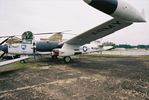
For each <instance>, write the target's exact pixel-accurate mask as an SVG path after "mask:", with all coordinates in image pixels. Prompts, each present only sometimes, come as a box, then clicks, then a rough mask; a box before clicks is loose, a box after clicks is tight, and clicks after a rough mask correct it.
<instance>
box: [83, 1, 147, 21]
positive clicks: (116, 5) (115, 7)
mask: <svg viewBox="0 0 149 100" xmlns="http://www.w3.org/2000/svg"><path fill="white" fill-rule="evenodd" d="M84 1H85V2H86V3H88V4H89V5H90V6H92V7H94V8H96V9H98V10H100V11H102V12H104V13H106V14H108V15H110V16H112V17H114V18H118V19H124V20H127V21H131V22H145V18H144V15H143V14H141V13H140V12H139V11H138V10H136V8H134V7H133V6H131V5H130V4H128V3H127V2H124V1H122V0H84Z"/></svg>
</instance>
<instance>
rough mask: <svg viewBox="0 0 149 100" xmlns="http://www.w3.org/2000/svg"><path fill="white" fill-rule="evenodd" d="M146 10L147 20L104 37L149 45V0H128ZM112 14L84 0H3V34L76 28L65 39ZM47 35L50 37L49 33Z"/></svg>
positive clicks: (0, 8)
mask: <svg viewBox="0 0 149 100" xmlns="http://www.w3.org/2000/svg"><path fill="white" fill-rule="evenodd" d="M125 1H127V2H128V3H130V4H131V5H133V6H134V7H136V8H137V9H138V10H140V11H141V10H142V9H144V10H145V16H146V21H147V22H146V23H134V24H133V25H131V26H129V27H127V28H124V29H122V30H120V31H117V32H115V33H113V34H111V35H108V36H106V37H104V38H102V39H101V40H102V41H111V42H114V43H116V44H131V45H138V44H149V32H148V28H149V6H148V5H149V0H131V1H130V0H125ZM111 18H112V17H110V16H109V15H106V14H104V13H102V12H100V11H98V10H96V9H94V8H92V7H90V6H89V5H87V4H86V3H85V2H84V1H83V0H0V36H5V35H18V34H20V35H21V34H22V33H23V32H24V31H32V32H33V33H42V32H59V31H65V30H72V31H70V32H68V33H70V34H65V35H64V38H66V39H69V38H72V37H73V36H74V35H72V33H73V34H80V33H83V32H85V31H87V30H89V29H91V28H93V27H95V26H97V25H100V24H102V23H104V22H106V21H107V20H110V19H111ZM46 37H47V36H46Z"/></svg>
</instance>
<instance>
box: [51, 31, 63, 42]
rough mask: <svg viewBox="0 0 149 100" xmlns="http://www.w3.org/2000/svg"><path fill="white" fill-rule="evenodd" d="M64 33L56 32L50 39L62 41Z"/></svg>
mask: <svg viewBox="0 0 149 100" xmlns="http://www.w3.org/2000/svg"><path fill="white" fill-rule="evenodd" d="M62 38H63V35H62V34H61V33H55V34H53V35H52V36H51V37H49V40H50V41H62Z"/></svg>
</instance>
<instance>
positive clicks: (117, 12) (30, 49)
mask: <svg viewBox="0 0 149 100" xmlns="http://www.w3.org/2000/svg"><path fill="white" fill-rule="evenodd" d="M84 1H85V2H86V3H87V4H89V5H90V6H92V7H94V8H96V9H98V10H100V11H102V12H104V13H106V14H108V15H110V16H112V17H113V18H112V19H110V20H109V21H107V22H104V23H103V24H101V25H98V26H96V27H95V28H92V29H90V30H88V31H86V32H84V33H82V34H79V35H77V36H75V37H73V38H71V39H69V40H66V41H62V42H59V41H49V42H35V40H34V38H33V34H31V32H26V33H24V35H22V43H21V44H17V45H16V44H14V45H9V46H5V48H8V49H7V50H8V51H7V52H10V53H14V52H15V53H17V54H22V53H24V54H33V55H35V54H36V53H45V51H48V52H51V56H53V57H57V56H61V57H63V59H64V61H65V62H67V63H68V62H70V61H71V57H70V56H72V55H76V54H79V53H80V46H82V45H84V44H88V43H90V42H91V41H94V40H97V39H99V38H102V37H104V36H107V35H109V34H112V33H113V32H115V31H118V30H120V29H122V28H125V27H127V26H129V25H132V24H133V23H134V22H145V18H144V13H143V12H142V13H140V12H139V11H138V10H136V9H135V8H134V7H132V6H131V5H129V4H128V3H126V2H125V1H122V0H84ZM11 37H13V36H11ZM9 38H10V37H8V38H7V39H9ZM7 39H6V40H5V41H3V42H2V43H0V45H2V44H3V43H4V42H6V41H7ZM1 48H2V49H4V47H1ZM5 50H6V49H5ZM5 53H6V52H5ZM3 55H4V54H3Z"/></svg>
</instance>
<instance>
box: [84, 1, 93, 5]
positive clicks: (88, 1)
mask: <svg viewBox="0 0 149 100" xmlns="http://www.w3.org/2000/svg"><path fill="white" fill-rule="evenodd" d="M84 2H86V3H88V4H89V3H91V2H92V0H84Z"/></svg>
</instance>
